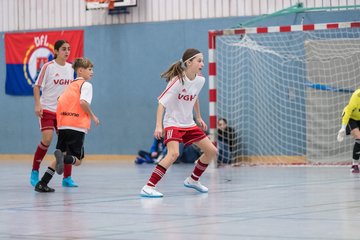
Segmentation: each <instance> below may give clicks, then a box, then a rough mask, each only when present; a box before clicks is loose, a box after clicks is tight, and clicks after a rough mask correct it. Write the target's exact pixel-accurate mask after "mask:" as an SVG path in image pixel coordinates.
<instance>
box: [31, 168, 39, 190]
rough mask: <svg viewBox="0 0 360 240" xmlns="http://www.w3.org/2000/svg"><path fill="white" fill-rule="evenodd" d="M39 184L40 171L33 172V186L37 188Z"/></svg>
mask: <svg viewBox="0 0 360 240" xmlns="http://www.w3.org/2000/svg"><path fill="white" fill-rule="evenodd" d="M38 182H39V171H36V170H32V171H31V175H30V183H31V186H33V187H35V186H36V184H37V183H38Z"/></svg>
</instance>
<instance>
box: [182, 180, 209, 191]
mask: <svg viewBox="0 0 360 240" xmlns="http://www.w3.org/2000/svg"><path fill="white" fill-rule="evenodd" d="M184 186H185V187H188V188H194V189H196V190H198V191H199V192H201V193H207V192H208V191H209V189H208V188H207V187H205V186H204V185H202V184H201V183H200V182H199V181H195V180H193V179H192V178H191V177H188V178H186V179H185V181H184Z"/></svg>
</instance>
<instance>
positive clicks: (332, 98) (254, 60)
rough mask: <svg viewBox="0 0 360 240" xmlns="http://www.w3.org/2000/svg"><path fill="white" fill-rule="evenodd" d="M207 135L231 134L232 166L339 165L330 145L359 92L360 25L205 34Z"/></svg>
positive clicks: (338, 151)
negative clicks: (223, 128)
mask: <svg viewBox="0 0 360 240" xmlns="http://www.w3.org/2000/svg"><path fill="white" fill-rule="evenodd" d="M209 80H210V127H211V133H212V134H213V135H214V140H215V141H216V139H217V138H216V136H217V130H216V125H217V120H219V119H220V118H225V119H226V120H227V122H228V126H230V127H232V128H233V129H234V134H232V135H233V136H232V137H233V138H235V139H234V141H233V142H234V144H235V146H233V148H232V151H231V154H230V160H231V163H235V164H241V163H247V164H248V163H256V164H262V163H265V164H269V163H271V164H273V163H275V164H303V163H312V164H318V163H319V164H346V163H349V162H351V158H352V149H353V144H354V141H353V139H352V137H350V136H347V137H346V138H345V140H344V141H343V142H342V143H338V142H337V141H336V136H337V132H338V130H339V129H340V127H341V114H342V110H343V108H344V107H345V105H346V104H347V103H348V101H349V99H350V97H351V94H352V93H353V91H354V90H355V89H357V88H359V87H360V23H356V22H352V23H332V24H314V25H293V26H283V27H265V28H245V29H229V30H221V31H209Z"/></svg>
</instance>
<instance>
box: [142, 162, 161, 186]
mask: <svg viewBox="0 0 360 240" xmlns="http://www.w3.org/2000/svg"><path fill="white" fill-rule="evenodd" d="M165 173H166V168H164V167H163V166H161V165H159V164H158V165H157V166H156V168H155V169H154V171H153V172H152V174H151V176H150V178H149V181H148V183H147V184H146V185H148V186H150V187H155V186H156V184H157V183H158V182H159V181H160V180H161V178H162V177H163V176H164V175H165Z"/></svg>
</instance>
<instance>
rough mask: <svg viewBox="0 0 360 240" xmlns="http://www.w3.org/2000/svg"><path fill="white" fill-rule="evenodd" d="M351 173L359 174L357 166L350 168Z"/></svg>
mask: <svg viewBox="0 0 360 240" xmlns="http://www.w3.org/2000/svg"><path fill="white" fill-rule="evenodd" d="M351 172H352V173H359V172H360V171H359V166H358V165H352V166H351Z"/></svg>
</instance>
